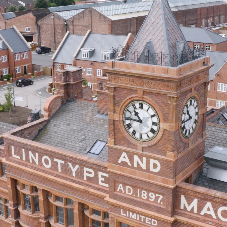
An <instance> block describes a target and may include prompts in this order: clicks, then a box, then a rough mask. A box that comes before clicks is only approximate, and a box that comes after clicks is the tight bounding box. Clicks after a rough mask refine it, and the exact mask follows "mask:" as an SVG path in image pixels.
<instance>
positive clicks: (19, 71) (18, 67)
mask: <svg viewBox="0 0 227 227" xmlns="http://www.w3.org/2000/svg"><path fill="white" fill-rule="evenodd" d="M18 69H20V70H18ZM15 70H16V74H18V73H21V67H20V66H17V67H16V68H15Z"/></svg>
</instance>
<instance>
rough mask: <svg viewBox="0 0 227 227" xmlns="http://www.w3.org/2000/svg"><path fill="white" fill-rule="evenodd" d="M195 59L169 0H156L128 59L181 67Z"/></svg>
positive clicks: (130, 50)
mask: <svg viewBox="0 0 227 227" xmlns="http://www.w3.org/2000/svg"><path fill="white" fill-rule="evenodd" d="M190 60H192V51H191V50H190V47H189V45H188V44H187V41H186V40H185V37H184V35H183V33H182V31H181V29H180V27H179V25H178V23H177V21H176V19H175V17H174V15H173V13H172V11H171V8H170V6H169V3H168V0H153V4H152V7H151V10H150V12H149V14H148V16H147V17H146V19H145V21H144V23H143V24H142V26H141V28H140V30H139V32H138V34H137V36H136V38H135V40H134V42H133V44H132V45H131V47H130V49H129V51H128V54H127V56H126V61H131V62H138V63H143V64H146V63H148V64H154V65H165V66H177V65H179V64H182V63H185V62H187V61H190Z"/></svg>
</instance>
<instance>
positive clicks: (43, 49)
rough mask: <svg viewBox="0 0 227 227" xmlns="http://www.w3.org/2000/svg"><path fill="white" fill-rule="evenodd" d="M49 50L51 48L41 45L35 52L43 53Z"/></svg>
mask: <svg viewBox="0 0 227 227" xmlns="http://www.w3.org/2000/svg"><path fill="white" fill-rule="evenodd" d="M49 52H51V49H50V48H49V47H45V46H41V47H37V48H36V53H37V54H45V53H49Z"/></svg>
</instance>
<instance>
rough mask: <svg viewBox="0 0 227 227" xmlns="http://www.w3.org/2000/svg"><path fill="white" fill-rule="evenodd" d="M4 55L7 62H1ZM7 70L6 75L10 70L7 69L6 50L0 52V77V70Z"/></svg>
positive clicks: (0, 73)
mask: <svg viewBox="0 0 227 227" xmlns="http://www.w3.org/2000/svg"><path fill="white" fill-rule="evenodd" d="M4 55H6V56H7V61H6V62H2V59H1V57H2V56H4ZM5 68H8V73H9V74H10V73H11V72H10V69H9V54H8V49H6V50H1V51H0V76H1V75H2V69H5Z"/></svg>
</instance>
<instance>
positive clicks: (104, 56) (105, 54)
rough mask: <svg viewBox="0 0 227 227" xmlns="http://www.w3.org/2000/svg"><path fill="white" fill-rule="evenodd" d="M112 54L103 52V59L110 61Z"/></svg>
mask: <svg viewBox="0 0 227 227" xmlns="http://www.w3.org/2000/svg"><path fill="white" fill-rule="evenodd" d="M110 54H111V53H108V52H106V53H102V60H103V61H108V60H110Z"/></svg>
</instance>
